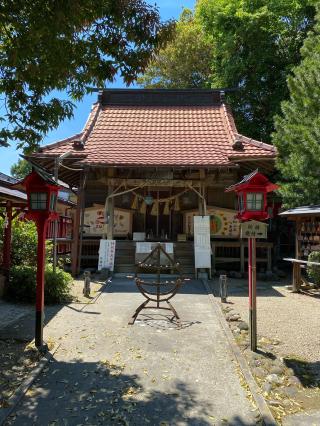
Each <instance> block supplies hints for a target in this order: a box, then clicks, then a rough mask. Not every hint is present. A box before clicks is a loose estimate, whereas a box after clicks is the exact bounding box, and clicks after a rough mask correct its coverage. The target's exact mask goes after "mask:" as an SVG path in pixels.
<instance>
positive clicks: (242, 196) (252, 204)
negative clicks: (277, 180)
mask: <svg viewBox="0 0 320 426" xmlns="http://www.w3.org/2000/svg"><path fill="white" fill-rule="evenodd" d="M278 188H279V186H278V185H276V184H274V183H271V182H270V181H269V179H268V178H267V177H266V176H264V175H263V174H262V173H259V172H258V170H255V171H254V172H252V173H250V174H249V175H247V176H244V178H243V179H242V181H241V182H239V183H236V184H235V185H232V186H230V187H229V188H227V189H226V192H231V191H234V192H235V193H236V194H237V197H238V214H237V218H238V219H240V220H242V221H247V220H266V219H268V218H269V214H270V212H269V211H268V206H267V194H268V192H271V191H275V190H276V189H278Z"/></svg>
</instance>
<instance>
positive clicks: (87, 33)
mask: <svg viewBox="0 0 320 426" xmlns="http://www.w3.org/2000/svg"><path fill="white" fill-rule="evenodd" d="M0 24H1V25H0V40H1V46H0V92H1V94H2V97H3V100H4V106H3V111H4V113H3V114H2V126H1V125H0V145H2V146H7V145H8V144H9V143H10V141H16V142H17V145H18V147H20V148H21V147H22V148H31V149H32V148H34V147H36V146H37V145H38V144H39V142H40V141H41V139H42V137H43V135H44V134H46V133H47V132H48V131H49V130H50V129H53V128H55V127H57V126H58V125H59V123H60V121H61V120H63V119H65V118H70V117H71V116H72V113H73V108H74V104H73V102H72V100H79V99H81V98H82V97H83V96H84V95H85V94H86V93H87V92H88V90H89V89H88V86H94V87H104V86H105V83H106V82H110V81H112V80H113V78H114V76H115V75H116V74H118V75H120V76H121V77H122V78H123V80H124V81H125V83H127V84H130V83H131V82H132V81H133V80H134V79H135V78H136V76H137V74H138V73H141V72H142V71H143V69H144V68H145V66H146V64H147V62H148V60H149V58H150V55H151V54H152V52H153V51H154V49H157V48H160V47H162V46H163V43H164V42H165V40H166V39H167V38H168V36H169V34H170V32H171V29H172V23H171V22H168V23H167V24H163V23H161V21H160V16H159V13H158V10H157V8H156V7H153V6H150V5H148V4H147V3H146V2H145V1H144V0H117V1H113V0H81V1H79V0H59V1H50V0H33V1H32V2H31V1H24V0H14V1H10V2H1V5H0ZM53 91H58V92H59V91H66V92H67V95H68V99H67V100H64V99H61V98H59V97H58V96H52V92H53Z"/></svg>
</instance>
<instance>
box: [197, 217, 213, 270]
mask: <svg viewBox="0 0 320 426" xmlns="http://www.w3.org/2000/svg"><path fill="white" fill-rule="evenodd" d="M193 224H194V262H195V268H211V244H210V216H194V221H193Z"/></svg>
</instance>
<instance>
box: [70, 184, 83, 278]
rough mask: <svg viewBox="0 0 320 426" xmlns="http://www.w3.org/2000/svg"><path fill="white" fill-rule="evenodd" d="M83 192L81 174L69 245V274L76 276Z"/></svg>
mask: <svg viewBox="0 0 320 426" xmlns="http://www.w3.org/2000/svg"><path fill="white" fill-rule="evenodd" d="M82 193H83V176H81V178H80V185H79V191H78V196H77V209H76V212H75V214H74V217H73V229H72V247H71V274H72V276H74V277H75V276H76V275H77V273H78V265H79V262H78V257H79V237H80V218H81V205H82Z"/></svg>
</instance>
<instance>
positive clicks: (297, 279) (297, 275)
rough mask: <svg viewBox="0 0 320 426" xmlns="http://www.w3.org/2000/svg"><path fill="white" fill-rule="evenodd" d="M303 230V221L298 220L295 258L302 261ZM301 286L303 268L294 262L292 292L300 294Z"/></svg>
mask: <svg viewBox="0 0 320 426" xmlns="http://www.w3.org/2000/svg"><path fill="white" fill-rule="evenodd" d="M300 229H301V219H298V220H297V222H296V238H295V258H296V259H300V241H299V238H298V237H299V235H300ZM300 286H301V267H300V264H299V263H296V262H293V267H292V291H293V292H294V293H299V291H300Z"/></svg>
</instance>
